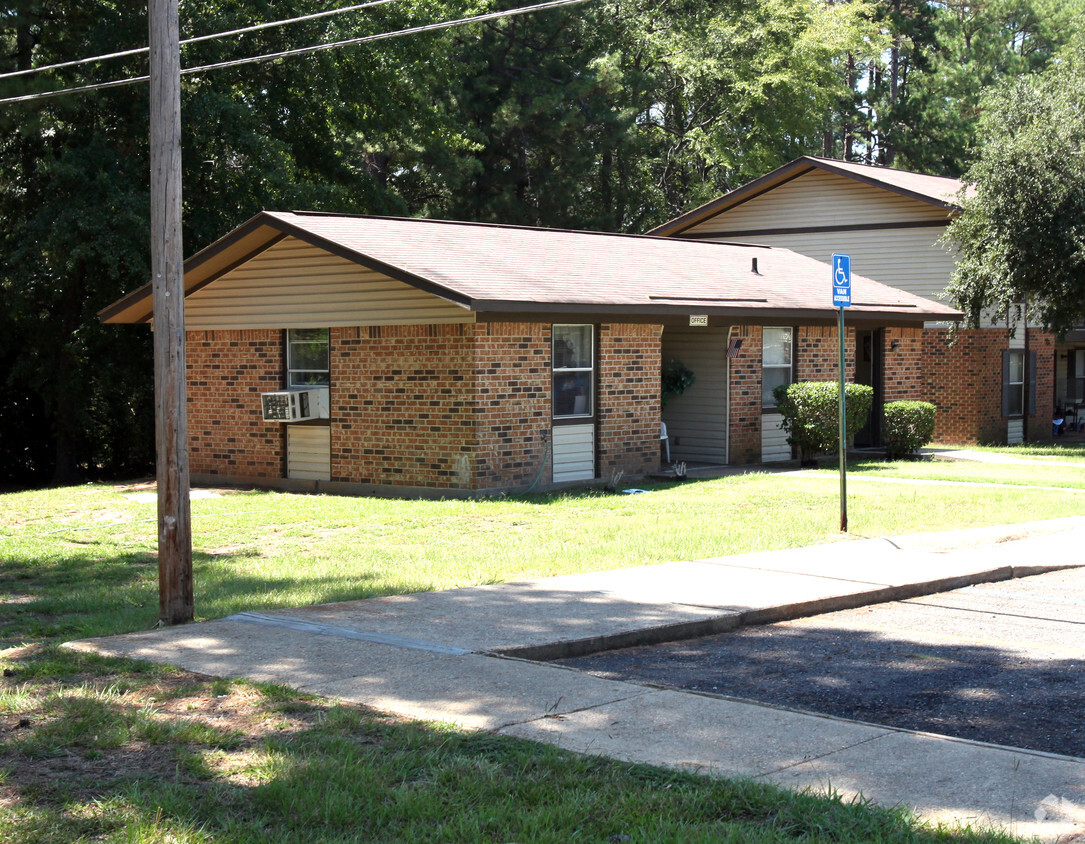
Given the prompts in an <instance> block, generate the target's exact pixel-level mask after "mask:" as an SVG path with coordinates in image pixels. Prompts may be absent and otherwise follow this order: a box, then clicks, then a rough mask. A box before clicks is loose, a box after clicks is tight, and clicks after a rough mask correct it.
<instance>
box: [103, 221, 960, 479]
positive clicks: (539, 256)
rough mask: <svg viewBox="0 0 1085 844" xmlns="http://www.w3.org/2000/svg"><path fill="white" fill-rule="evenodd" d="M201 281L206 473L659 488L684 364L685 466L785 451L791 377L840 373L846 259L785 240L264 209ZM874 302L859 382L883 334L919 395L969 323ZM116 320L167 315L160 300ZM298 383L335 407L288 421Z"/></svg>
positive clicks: (851, 364)
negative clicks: (676, 373) (786, 387)
mask: <svg viewBox="0 0 1085 844" xmlns="http://www.w3.org/2000/svg"><path fill="white" fill-rule="evenodd" d="M185 291H186V293H185V320H186V329H187V363H186V365H187V371H188V405H187V408H188V429H189V459H190V466H191V471H192V475H193V479H194V480H195V481H197V482H216V483H222V482H235V483H244V484H256V485H263V486H277V487H282V488H294V489H322V490H327V491H339V492H352V493H370V492H379V493H382V494H388V493H392V494H408V495H409V494H423V493H433V492H435V491H437V492H440V493H441V494H449V495H470V494H476V493H485V492H496V491H503V490H523V489H526V488H528V487H529V486H534V487H535V488H537V489H543V488H547V487H550V486H553V485H560V484H563V483H573V482H584V481H590V480H594V479H599V478H602V479H607V478H610V477H613V476H614V475H615V474H616V473H618V472H622V473H623V474H624V475H625V476H626V477H635V476H639V475H643V474H644V473H646V472H650V471H654V470H656V469H658V468H659V466H660V433H661V424H660V423H661V403H660V389H661V382H660V377H661V376H660V370H661V365H662V363H663V362H664V361H665V360H666V359H667V358H668V356H670V355H673V356H680V357H681V358H682V359H683V360H685V362H686V363H687V365H689V366H691V368H692V369H694V372H695V375H696V378H697V382H696V385H695V386H696V387H697V390H696V392H694V391H690V394H689V395H688V396H686V395H683V396H681V397H680V399H679V400H675V401H673V402H671V403H670V405H669V406H668V411H669V412H670V410H671V408H674V407H684V412H683V413H679V414H677V415H676V416H675V425H676V430H675V431H673V432H671V438H672V439H671V442H672V443H673V450H674V451H675V452H677V454H676V455H675V457H676V459H677V457H680V456H682V455H683V454H687V455H689V456H691V457H693V458H695V459H705V460H712V461H715V462H725V463H726V462H731V463H751V462H760V461H762V460H772V459H786V458H787V457H789V456H790V451H789V449H788V448H787V446H786V443H782V439H781V436H780V433H779V431H778V429H777V426H776V423H775V420H776V415H775V414H774V413H773V408H772V407H771V387H772V385H774V384H778V383H788V382H790V381H792V380H800V379H808V378H823V379H826V380H828V379H835V378H836V377H837V356H838V347H837V340H836V336H837V334H836V332H837V329H836V309H835V308H833V307H832V303H831V285H830V268H829V266H828V265H827V264H824V263H821V262H818V261H815V260H812V259H810V258H807V257H804V256H802V255H799V254H797V253H795V252H792V251H789V250H786V249H777V248H768V247H763V246H749V245H731V244H718V243H709V242H703V243H702V242H690V241H686V240H680V239H671V238H659V237H644V236H634V235H617V234H603V233H588V232H568V231H558V230H550V229H531V228H520V227H511V226H497V225H480V224H469V223H452V222H442V221H433V220H412V219H395V218H376V217H360V216H344V215H329V214H310V213H271V212H265V213H262V214H259V215H257V216H256V217H254V218H253V219H252V220H250V221H249V222H247V223H245V224H244V225H242V226H240V227H239V228H237V229H236V230H234V231H233V232H231V233H230V234H228V235H227V236H225V237H224V238H222V239H221V240H219V241H217V242H216V243H214V244H212V245H211V246H209V247H208V248H207V249H204V250H203V251H201V252H200V253H198V254H197V255H195V256H193V257H192V258H190V259H189V260H188V261H187V262H186V264H185ZM853 291H854V292H853V300H854V304H853V306H852V308H851V309H850V310H849V312H848V327H847V349H848V353H847V363H846V367H847V371H848V373H847V374H848V377H849V378H850V379H854V378H855V377H856V375H857V374H862V373H863V372H864V371H865V370H866V369H867V368H868V367H867V364H866V363H865V362H864V357H865V356H866V355H867V352H866V351H865V350H867V349H868V348H869V347H870V345H871V343H872V342H873V341H874V338H876V341H877V342H878V343H884V344H886V345H887V346H888V345H889V344H892V346H893V348H894V349H895V352H894V356H893V359H892V365H888V364H887V365H886V366H885V367H884V380H883V394H884V397H885V398H887V399H888V398H909V397H910V398H917V397H919V396H920V395H921V394H922V393H923V390H924V386H923V378H922V366H921V357H922V355H923V342H924V341H923V324H924V322H925V321H929V320H953V319H957V318H959V316H960V315H959V313H958V312H956V311H954V310H953V309H951V308H948V307H946V306H945V305H942V304H939V303H935V302H931V301H929V300H926V299H923V298H921V297H919V296H916V295H914V294H911V293H909V292H907V291H901V290H897V289H894V288H891V287H888V286H885V285H882V284H878V283H876V282H873V281H871V280H869V279H868V278H864V277H862V276H855V277H854V278H853ZM101 317H102V319H103V320H104V321H105V322H109V323H136V324H149V323H150V322H151V319H152V302H151V293H150V288H149V286H146V287H144V288H141V289H140V290H137V291H135V292H133V293H132V294H130V295H128V296H126V297H125V298H123V299H121V300H120V301H118V302H117V303H115V304H113V305H112V306H110V307H109V308H107V309H105V310H104V311H103V312H102V314H101ZM857 348H858V350H859V353H858V355H857V354H856V349H857ZM281 391H288V392H289V391H294V392H297V391H312V392H311V393H307V395H313V396H316V397H318V398H319V396H323V397H324V399H322V400H326V406H324V407H322V408H320V410H319V412H316V411H312V409H311V412H310V413H309V414H307V415H306V416H305V418H304V419H302V420H300V421H291V422H282V421H273V419H272V418H268V410H267V405H265V402H266V401H267V399H263V398H262V397H263V396H265V394H274V393H279V392H281ZM272 398H274V397H272ZM276 400H277V399H276ZM314 402H315V403H314V405H313V407H319V406H320V401H317V400H316V398H314Z"/></svg>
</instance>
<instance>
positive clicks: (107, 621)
mask: <svg viewBox="0 0 1085 844" xmlns="http://www.w3.org/2000/svg"><path fill="white" fill-rule="evenodd" d="M254 556H255V553H254V552H251V551H240V552H237V553H227V554H222V553H216V554H208V553H202V552H194V553H193V555H192V565H193V576H194V578H195V580H196V583H197V590H198V594H197V608H196V610H197V613H198V615H199V617H202V618H216V617H220V616H223V615H229V614H231V613H234V612H239V611H241V610H245V609H254V608H272V607H290V606H296V605H297V604H298V600H297V597H296V596H297V588H298V583H297V581H296V580H295V579H294V578H291V577H290V576H289V575H284V576H280V577H268V576H263V575H257V574H247V573H245V572H244V571H242V570H241V569H243V568H244V561H245V560H246V559H247V558H251V557H254ZM377 580H378V577H377V575H375V574H373V573H370V572H358V573H355V574H352V575H351V576H350V577H349V578H344V577H342V576H328V577H320V578H313V577H310V576H307V577H306V579H305V591H306V595H307V596H312V598H313V602H315V603H330V602H335V601H346V600H353V599H357V598H369V597H375V596H378V595H385V594H391V593H393V592H396V591H401V590H398V589H397V588H396V586H394V585H393V586H387V587H383V588H375V587H374V586H373V585H372V584H373V583H374V582H376V581H377ZM5 592H7V593H8V594H12V595H14V596H15V597H14V598H13V599H11V600H7V601H5V600H4V599H3V597H2V596H3V594H4V593H5ZM157 621H158V560H157V558H156V557H155V555H153V554H148V553H145V552H132V553H120V554H116V553H114V554H113V555H111V556H102V557H87V556H71V557H65V558H61V559H59V560H57V559H53V560H49V561H47V562H45V563H43V562H42V561H41V560H40V559H38V558H12V557H8V558H5V559H4V561H3V567H2V571H0V650H2V649H3V648H5V647H10V646H14V645H19V644H23V643H25V642H29V641H41V640H46V639H79V638H87V637H92V636H106V635H112V634H115V633H130V632H133V631H136V630H146V629H149V628H151V627H154V626H155V624H156V623H157Z"/></svg>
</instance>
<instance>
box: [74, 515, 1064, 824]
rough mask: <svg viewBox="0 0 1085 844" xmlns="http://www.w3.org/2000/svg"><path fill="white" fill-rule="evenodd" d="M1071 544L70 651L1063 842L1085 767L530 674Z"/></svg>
mask: <svg viewBox="0 0 1085 844" xmlns="http://www.w3.org/2000/svg"><path fill="white" fill-rule="evenodd" d="M1082 547H1085V518H1072V519H1060V520H1053V521H1044V522H1034V523H1029V524H1022V525H1014V526H1009V527H1003V528H985V529H974V530H968V531H959V532H950V533H942V534H923V535H916V536H909V537H893V538H889V539H863V540H849V541H843V542H838V543H833V544H830V545H822V546H813V547H809V548H802V549H791V550H787V551H774V552H768V553H763V554H747V555H738V556H733V557H721V558H717V559H712V560H699V561H692V562H675V563H669V564H663V565H657V566H648V567H643V568H635V569H619V570H615V571H610V572H596V573H590V574H582V575H569V576H564V577H555V578H544V579H539V580H532V581H525V582H519V583H505V584H496V585H491V586H479V587H472V588H467V589H456V590H448V591H445V592H429V593H419V594H414V595H401V596H394V597H386V598H375V599H370V600H364V601H351V602H345V603H340V604H330V605H324V606H317V607H302V608H297V609H291V610H279V611H273V612H264V613H242V614H239V615H236V616H231V617H229V618H225V619H218V620H214V621H206V622H200V623H197V624H191V625H185V626H182V627H174V628H163V629H160V630H153V631H146V632H142V633H133V634H128V635H124V636H113V637H107V638H101V639H96V640H86V641H83V642H76V643H71V644H70V647H75V648H79V649H84V650H91V651H96V652H99V653H103V654H110V655H117V656H127V657H134V658H138V659H147V660H151V661H156V662H164V663H170V664H173V665H177V666H180V667H182V668H186V669H188V670H192V671H198V672H201V673H205V674H211V675H216V676H224V677H247V678H250V679H254V680H264V681H271V682H278V683H286V684H289V685H291V686H294V687H296V688H300V689H303V690H306V691H310V692H313V693H316V694H321V695H327V696H332V697H339V698H342V699H344V700H347V701H351V702H356V703H361V704H365V705H369V706H372V707H375V708H377V709H380V710H384V711H388V712H393V713H397V714H400V715H405V716H408V717H415V718H420V719H425V720H431V721H440V722H444V723H452V724H456V725H458V726H460V727H461V728H464V729H481V730H490V731H493V732H495V733H498V734H507V735H516V736H520V737H524V738H529V739H534V740H537V741H545V742H549V743H552V744H556V745H560V746H562V747H565V748H568V749H571V750H575V751H578V752H583V753H591V754H597V755H604V756H609V757H613V758H618V759H625V760H635V761H640V762H647V763H651V764H659V765H667V766H672V767H677V768H682V769H687V770H694V771H698V772H701V773H706V774H718V775H725V776H745V777H755V778H760V779H764V780H768V781H771V782H775V783H778V784H780V785H783V786H786V787H791V788H810V789H818V790H820V789H833V790H835V791H836V792H837V793H840V794H842V795H844V796H858V795H860V794H862V795H863V796H864V797H865V798H867V799H870V800H873V801H875V802H878V803H882V804H886V805H905V806H907V807H909V808H911V809H913V810H915V811H917V812H918V813H919V814H920V815H921V816H923V817H925V818H928V819H931V820H934V821H943V822H949V823H979V824H993V825H996V826H1000V827H1004V828H1009V829H1011V830H1013V831H1015V832H1018V833H1023V834H1036V835H1040V836H1042V837H1044V838H1046V839H1048V840H1055V838H1056V837H1059V836H1062V840H1063V841H1067V840H1069V836H1074V835H1077V834H1085V759H1081V758H1076V757H1072V756H1068V755H1060V754H1052V753H1044V752H1037V751H1030V750H1023V749H1020V748H1012V747H1004V746H998V745H993V744H988V743H983V742H975V741H965V740H961V739H954V738H948V737H945V736H941V735H935V734H932V733H929V732H923V731H913V730H906V729H900V728H894V727H886V726H881V725H876V724H870V723H863V722H859V721H853V720H846V719H842V718H835V717H828V716H824V715H817V714H812V713H809V712H802V711H797V710H795V709H789V708H787V707H780V706H766V705H763V704H756V703H750V702H747V701H740V700H734V699H730V698H727V697H722V696H718V695H705V694H695V693H690V692H685V691H674V690H669V689H660V688H658V687H653V686H650V685H645V684H642V683H635V682H622V681H615V680H608V679H604V678H599V677H594V676H591V675H590V674H586V673H582V672H578V671H574V670H571V669H568V668H564V667H561V666H556V665H552V664H542V663H539V662H535V661H529V660H537V659H554V658H561V657H570V656H577V655H583V654H588V653H593V652H596V651H599V650H601V649H606V648H615V647H624V646H630V645H639V644H644V643H652V642H661V641H667V640H673V639H678V638H688V637H690V636H695V635H704V634H709V633H719V632H722V631H726V630H731V629H735V628H738V627H741V626H744V625H748V624H763V623H769V622H776V621H781V620H786V619H797V618H803V617H806V616H811V615H816V614H819V613H825V612H830V611H838V610H842V609H850V608H856V607H862V606H868V605H873V604H881V603H884V602H888V601H900V600H911V599H916V598H919V597H921V596H925V595H934V594H937V593H943V592H946V591H948V590H953V589H959V588H962V587H965V586H968V585H970V584H976V583H988V582H1007V581H1010V580H1011V579H1013V578H1018V577H1022V576H1028V575H1033V574H1036V573H1039V572H1043V571H1049V570H1052V569H1054V568H1059V567H1062V566H1064V565H1068V564H1072V562H1073V557H1074V554H1073V553H1071V552H1072V550H1073V549H1079V548H1082ZM1052 561H1055V562H1052Z"/></svg>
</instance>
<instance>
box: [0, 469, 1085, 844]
mask: <svg viewBox="0 0 1085 844" xmlns="http://www.w3.org/2000/svg"><path fill="white" fill-rule="evenodd" d="M952 465H957V464H952ZM962 465H971V464H962ZM927 468H928V464H924V463H903V464H884V465H883V466H881V467H879V468H878V471H884V472H889V473H895V472H899V473H907V472H908V471H910V470H911V471H914V472H920V471H926V469H927ZM1051 468H1052V467H1048V468H1044V467H1039V469H1036V470H1033V469H1031V468H1026V469H1020V468H1016V467H1015V473H1014V477H1015V479H1016V480H1017V481H1018V482H1023V481H1022V478H1030V477H1031V478H1032V479H1033V483H1034V485H1045V486H1051V485H1059V484H1054V483H1052V481H1051V479H1050V478H1051ZM973 470H974V471H975V472H976V473H977V475H976V479H983V480H986V479H987V476H986V475H983V474H982V473H984V472H989V469H988V467H984V466H973ZM853 471H855V472H857V473H862V472H863V471H870V472H874V471H875V470H874V469H869V470H868V469H863V468H862V467H856V468H855V469H853ZM954 471H957V472H959V473H960V474H959V475H958V476H957V477H955V478H954V479H957V480H961V479H968V478H967V472H966V471H965V470H964V469H955V470H954ZM1060 477H1061V476H1060ZM1060 483H1061V485H1064V486H1070V485H1073V484H1072V483H1071V479H1070V478H1069V476H1067V477H1065V478H1064V479H1063V481H1061V482H1060ZM837 493H838V486H837V480H836V477H835V475H834V474H833V473H831V472H807V473H795V474H785V475H769V474H750V475H740V476H734V477H729V478H722V479H719V480H714V481H704V482H691V483H687V484H682V485H657V486H655V487H653V488H651V489H650V490H649V491H648V492H646V493H643V494H638V495H607V494H601V493H591V492H586V493H581V494H566V495H556V496H533V497H530V498H522V499H505V500H489V501H443V502H417V501H415V502H405V501H392V500H378V499H362V498H337V497H333V496H299V495H287V494H280V493H267V492H233V493H223V494H221V495H219V496H218V497H214V498H206V499H197V500H194V501H193V533H194V558H195V559H194V567H195V578H196V602H197V614H198V615H199V616H200V617H204V618H211V617H219V616H222V615H228V614H230V613H233V612H238V611H241V610H245V609H259V608H267V607H289V606H298V605H303V604H307V603H313V602H323V601H334V600H344V599H350V598H360V597H366V596H372V595H386V594H394V593H401V592H407V591H417V590H424V589H435V588H448V587H454V586H461V585H468V584H476V583H486V582H496V581H502V580H509V579H518V578H524V577H531V576H540V575H549V574H557V573H563V572H572V571H585V570H592V569H603V568H613V567H618V566H628V565H639V564H647V563H653V562H662V561H667V560H679V559H694V558H698V557H706V556H716V555H721V554H730V553H738V552H742V551H749V550H758V549H768V548H779V547H787V546H797V545H804V544H809V543H812V542H819V541H828V540H841V541H846V539H845V538H842V537H840V535H839V534H837V532H836V530H835V522H836V520H837V518H838V507H839V502H838V499H837ZM145 498H146V489H145V488H141V487H140V486H138V485H133V486H127V487H126V486H112V485H89V486H81V487H72V488H66V489H58V490H47V491H34V492H24V493H16V494H7V495H0V667H2V668H3V669H4V673H5V676H4V677H3V679H2V680H0V840H4V841H12V842H38V841H40V842H54V841H74V840H96V841H99V840H101V841H140V842H143V841H146V842H152V841H153V842H158V841H181V842H188V841H194V842H195V841H229V842H235V841H237V842H247V841H254V842H255V841H260V842H266V841H497V842H501V841H508V842H511V841H562V842H565V841H574V840H583V841H592V842H595V841H600V842H623V841H645V842H647V841H652V842H655V841H694V842H695V841H728V840H733V841H782V840H833V841H979V840H1002V839H999V838H997V837H994V836H984V835H982V834H979V833H971V832H968V831H961V830H956V831H954V830H934V829H927V828H924V827H922V826H920V825H918V824H916V823H915V822H914V821H912V820H910V819H909V818H908V817H907V816H906V815H905V814H904V813H901V812H888V811H885V810H882V809H878V808H875V807H870V806H862V805H849V804H845V803H844V802H842V801H840V800H834V799H827V798H819V797H812V796H804V795H794V794H790V793H787V792H782V791H778V790H776V789H773V788H772V787H769V786H765V785H761V784H751V783H742V782H732V781H721V780H712V779H707V778H701V777H695V776H690V775H686V774H678V773H672V772H665V771H660V770H657V769H652V768H648V767H644V766H637V765H628V764H621V763H617V762H607V761H601V760H598V759H591V758H586V757H578V756H574V755H572V754H568V753H565V752H563V751H559V750H557V749H554V748H549V747H543V746H538V745H534V744H530V743H526V742H521V741H516V740H512V739H506V738H495V737H493V736H490V735H488V734H479V733H465V732H459V731H456V730H453V729H450V728H447V727H442V726H439V725H426V724H414V723H405V722H401V721H399V720H397V719H394V718H390V717H387V716H383V715H380V714H378V713H374V712H371V711H368V710H366V709H364V708H362V707H358V706H351V705H345V704H339V703H335V702H330V701H326V700H321V699H317V698H312V697H308V696H306V695H302V694H300V693H297V692H295V691H292V690H290V689H285V688H280V687H270V686H262V685H256V684H250V683H242V682H230V681H222V680H214V679H210V678H205V677H199V676H196V675H192V674H187V673H185V672H180V671H176V670H172V669H167V668H161V667H152V666H146V665H141V664H138V663H133V662H127V661H122V660H104V659H100V658H96V657H91V656H86V655H79V654H74V653H70V652H67V651H61V650H58V649H57V647H56V645H57V644H58V643H59V642H62V641H65V640H67V639H71V638H78V637H82V636H91V635H102V634H108V633H118V632H125V631H130V630H136V629H143V628H147V627H150V626H152V625H153V623H154V621H155V618H156V616H157V585H156V584H157V580H156V578H157V570H156V561H155V556H154V549H155V542H156V525H155V504H154V503H153V500H152V501H147V500H144V499H145ZM1022 513H1027V514H1029V516H1030V517H1031V518H1036V517H1037V515H1038V514H1043V515H1044V516H1049V517H1056V516H1064V515H1080V514H1082V513H1085V494H1077V493H1070V494H1068V493H1066V492H1061V491H1045V490H1037V489H1025V488H1022V487H1021V486H1019V485H1018V486H1013V485H1010V484H1006V485H1005V486H1004V487H1001V488H992V487H974V488H968V489H967V491H966V492H962V489H961V488H957V487H954V488H945V487H925V486H908V487H902V486H897V485H890V484H856V485H855V488H853V489H851V490H849V519H850V523H851V529H852V536H859V535H892V534H899V533H906V532H909V531H915V530H920V529H923V530H938V529H946V528H951V527H959V526H968V525H981V524H997V523H1001V522H1013V521H1020V520H1021V514H1022Z"/></svg>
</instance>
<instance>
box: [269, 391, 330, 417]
mask: <svg viewBox="0 0 1085 844" xmlns="http://www.w3.org/2000/svg"><path fill="white" fill-rule="evenodd" d="M260 406H261V408H262V409H263V411H264V421H265V422H304V421H305V420H306V419H327V418H328V388H327V387H310V388H309V389H306V390H280V391H279V392H277V393H261V394H260Z"/></svg>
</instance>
